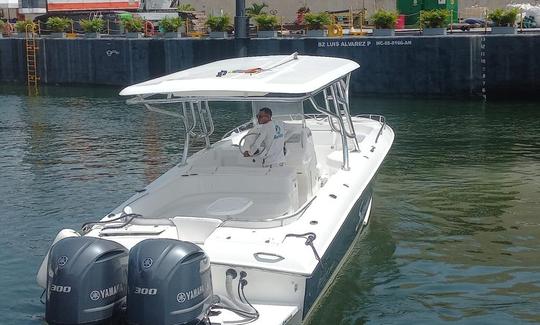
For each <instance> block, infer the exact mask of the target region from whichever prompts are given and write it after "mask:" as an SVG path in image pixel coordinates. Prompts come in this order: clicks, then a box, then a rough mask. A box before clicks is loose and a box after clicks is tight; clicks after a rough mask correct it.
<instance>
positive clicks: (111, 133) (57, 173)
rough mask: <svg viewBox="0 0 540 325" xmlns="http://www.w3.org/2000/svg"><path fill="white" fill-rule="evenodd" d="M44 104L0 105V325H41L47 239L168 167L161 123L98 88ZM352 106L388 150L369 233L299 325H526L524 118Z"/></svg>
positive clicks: (531, 143)
mask: <svg viewBox="0 0 540 325" xmlns="http://www.w3.org/2000/svg"><path fill="white" fill-rule="evenodd" d="M68 92H75V93H77V95H76V96H71V97H70V96H66V93H68ZM45 93H49V94H50V95H45V96H42V97H39V98H28V97H25V96H24V95H22V94H12V95H0V99H1V101H0V105H1V107H2V114H1V115H0V151H1V152H2V153H3V154H2V156H1V157H0V170H2V173H1V174H0V183H1V184H2V185H3V186H1V187H0V198H2V199H1V200H0V204H1V208H2V211H3V213H2V214H0V222H1V223H2V227H0V248H1V249H0V257H1V258H2V263H0V274H2V277H1V278H0V284H1V285H2V287H4V288H6V290H7V291H6V292H5V294H4V295H2V296H0V308H2V309H1V310H0V314H1V315H2V319H1V320H0V323H6V324H39V323H41V322H42V317H43V313H44V308H43V306H42V305H41V304H40V303H39V295H40V294H41V290H40V289H39V288H38V287H37V285H36V284H35V281H34V277H35V272H36V270H37V267H38V266H39V264H40V263H41V259H42V257H43V255H44V254H45V252H46V248H47V247H48V246H49V244H50V241H51V240H52V239H53V238H54V236H55V234H56V233H57V232H58V231H59V230H60V229H61V228H74V229H77V228H78V227H80V225H81V224H82V223H83V222H85V221H88V220H93V219H96V218H98V217H99V216H102V215H104V214H106V213H107V212H109V211H110V210H111V209H112V208H114V207H115V205H116V204H118V203H120V202H121V201H123V200H124V199H126V198H127V197H129V196H130V195H131V194H132V193H133V191H134V190H136V189H139V188H141V187H144V186H145V185H146V184H147V183H149V182H150V181H152V180H153V179H155V178H156V177H157V176H159V175H160V174H161V173H163V172H164V171H166V170H167V169H168V168H170V167H171V166H172V165H173V164H174V163H175V162H176V161H177V160H178V157H179V144H180V143H181V141H182V134H181V130H180V129H179V128H178V125H177V123H176V122H175V121H173V120H171V119H168V118H164V117H161V116H159V115H157V114H152V113H148V112H146V111H144V110H142V109H140V108H135V107H127V106H126V105H125V104H124V102H123V100H121V99H119V98H118V97H116V95H115V94H114V93H111V92H105V91H104V90H100V89H78V88H73V89H69V91H67V90H66V89H63V88H49V89H45ZM352 103H353V109H354V111H355V113H363V112H381V113H383V114H385V115H386V117H387V118H388V122H389V124H390V125H391V126H392V127H393V128H394V130H395V131H396V139H395V144H394V147H393V148H392V150H391V152H390V154H389V156H388V158H387V160H386V162H385V164H384V166H383V168H382V169H381V171H380V175H379V176H378V178H377V181H376V184H375V197H374V209H373V216H372V219H371V220H372V221H371V224H370V226H369V227H368V229H367V230H366V233H365V234H364V235H363V237H362V240H361V241H359V242H358V245H357V246H356V247H355V248H354V252H353V255H352V257H351V258H350V259H349V260H348V262H347V263H346V264H345V266H344V269H343V271H342V272H341V273H340V274H339V276H338V277H337V279H336V281H335V282H334V284H333V286H332V288H331V291H330V293H329V295H328V296H327V299H325V300H324V301H323V304H322V305H321V306H320V307H319V308H318V310H317V312H316V313H315V319H314V321H313V322H312V324H363V323H373V324H410V323H426V324H435V323H437V324H438V323H445V322H448V323H468V324H476V323H478V324H486V323H488V324H509V323H523V322H531V323H535V322H536V323H538V322H540V276H539V274H540V259H539V258H538V256H540V254H539V253H540V252H539V249H540V239H539V236H540V223H539V222H538V219H537V211H539V210H540V202H539V200H538V197H540V187H539V186H538V184H540V108H539V107H538V104H536V103H530V102H519V103H516V102H514V103H479V102H477V101H467V102H463V101H441V100H428V101H425V100H393V99H369V98H362V99H360V98H355V99H353V100H352ZM227 105H228V104H216V105H215V108H216V111H215V114H214V118H215V121H216V134H215V138H216V139H217V138H219V137H220V136H221V134H223V133H224V132H226V131H228V130H229V129H230V128H231V126H232V125H238V124H240V123H242V122H244V121H245V120H246V114H247V113H248V112H249V107H244V108H242V109H240V110H239V111H236V110H232V109H230V106H227ZM523 121H527V123H524V122H523Z"/></svg>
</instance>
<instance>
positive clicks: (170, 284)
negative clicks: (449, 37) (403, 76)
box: [38, 54, 394, 324]
mask: <svg viewBox="0 0 540 325" xmlns="http://www.w3.org/2000/svg"><path fill="white" fill-rule="evenodd" d="M357 68H358V64H356V63H355V62H352V61H350V60H346V59H339V58H330V57H314V56H300V55H297V54H293V55H291V56H263V57H248V58H238V59H230V60H224V61H218V62H214V63H210V64H206V65H203V66H200V67H195V68H191V69H187V70H184V71H181V72H178V73H174V74H171V75H167V76H164V77H161V78H157V79H153V80H150V81H147V82H143V83H140V84H136V85H133V86H130V87H128V88H126V89H124V90H122V92H121V95H125V96H134V97H133V98H132V99H129V100H128V103H130V104H142V105H144V106H145V107H146V108H147V109H149V110H151V111H155V112H159V113H163V114H167V115H169V116H171V117H172V118H177V119H178V120H179V121H180V122H181V124H182V126H183V127H184V128H185V132H186V133H185V134H186V136H185V140H184V141H185V142H184V148H183V156H182V160H181V162H180V163H179V164H178V165H177V166H175V167H173V168H172V169H170V170H169V171H168V172H166V173H165V174H163V175H162V176H161V177H159V178H158V179H156V180H155V181H153V182H152V183H150V184H149V185H148V186H146V187H145V188H144V189H143V190H140V191H138V193H137V194H135V195H134V196H133V197H131V198H129V199H128V200H127V201H126V202H124V203H122V204H121V205H120V206H118V207H117V208H116V209H115V210H114V211H113V212H112V213H111V214H109V215H107V216H106V217H104V218H103V219H102V220H101V221H99V222H95V223H88V224H86V225H85V226H84V227H83V230H82V236H81V234H79V233H77V232H75V231H72V230H63V231H61V232H60V234H59V235H58V236H57V238H56V239H55V244H54V245H53V246H52V247H51V249H50V251H49V253H48V255H47V256H48V257H47V258H46V259H45V261H44V263H43V264H42V267H41V269H40V272H39V274H38V283H39V284H40V285H41V286H43V287H44V288H45V293H46V295H45V300H46V305H47V307H46V319H47V321H49V322H53V323H86V322H91V321H99V320H104V319H108V318H110V317H127V320H128V322H130V323H134V324H188V323H189V324H192V323H193V324H196V323H197V322H201V323H205V322H206V323H208V324H209V323H210V321H211V322H212V324H225V323H229V322H233V323H246V322H253V324H299V323H301V322H303V321H304V320H305V319H306V318H308V317H309V315H310V311H312V310H313V307H314V305H316V304H317V299H318V298H319V297H321V296H322V294H323V293H324V291H325V290H326V289H327V288H328V285H329V284H330V283H331V281H332V277H333V276H334V275H335V274H336V272H337V271H338V270H339V267H340V266H341V263H342V262H343V261H344V259H345V257H346V256H347V254H348V252H349V248H350V247H351V245H352V243H353V242H354V240H355V238H357V236H358V234H359V233H360V232H361V231H362V229H363V228H364V227H365V226H366V225H367V223H368V220H369V216H370V211H371V202H372V187H371V185H372V180H373V178H374V176H375V175H376V173H377V170H378V169H379V167H380V166H381V164H382V162H383V160H384V158H385V156H386V154H387V153H388V150H389V149H390V147H391V145H392V142H393V139H394V133H393V131H392V129H391V128H390V127H389V126H388V125H386V123H385V119H384V117H382V116H379V115H359V116H351V115H350V111H349V98H348V86H349V79H350V75H351V73H352V72H353V71H354V70H356V69H357ZM222 101H230V102H248V103H250V104H251V107H252V112H253V116H252V117H254V116H255V114H256V113H257V112H258V111H259V109H260V108H262V107H269V108H271V110H272V111H273V119H274V120H277V121H279V123H282V125H283V126H284V128H285V152H286V155H285V163H284V165H283V166H265V164H264V162H263V161H262V156H263V155H259V156H257V157H244V156H243V155H242V154H241V152H243V151H244V149H243V146H244V143H245V141H244V140H245V139H246V137H247V135H248V134H250V133H249V130H250V127H251V126H252V124H253V122H248V123H245V124H244V125H241V126H239V127H237V128H235V129H233V130H231V131H230V132H228V133H226V134H225V135H224V136H223V138H222V139H221V140H219V141H216V142H214V143H211V141H210V136H211V135H212V133H213V131H214V123H213V118H212V114H211V112H212V110H211V109H210V106H211V105H210V104H212V105H219V102H222ZM310 109H311V110H312V111H314V112H316V114H307V112H308V110H310ZM194 139H198V140H199V141H202V142H203V143H204V144H205V147H204V148H203V149H202V150H200V151H198V152H196V153H195V154H193V155H192V156H190V157H188V152H189V147H190V144H191V142H192V141H193V140H194ZM264 149H265V148H261V151H262V152H264ZM210 274H211V275H210ZM66 310H69V312H66Z"/></svg>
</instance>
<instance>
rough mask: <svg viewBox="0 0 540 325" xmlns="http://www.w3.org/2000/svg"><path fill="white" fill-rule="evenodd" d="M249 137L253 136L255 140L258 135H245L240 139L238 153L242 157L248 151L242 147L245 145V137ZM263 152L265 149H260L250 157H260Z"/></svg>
mask: <svg viewBox="0 0 540 325" xmlns="http://www.w3.org/2000/svg"><path fill="white" fill-rule="evenodd" d="M251 136H255V137H256V138H257V137H259V134H258V133H247V134H246V135H244V136H243V137H242V139H240V141H238V149H240V153H242V155H244V152H245V151H249V150H247V149H248V148H244V145H245V144H246V143H245V142H246V139H247V137H251ZM265 150H266V147H261V148H259V149H258V150H257V151H255V153H252V154H251V156H250V157H257V156H260V155H261V154H262V153H263V152H264V151H265Z"/></svg>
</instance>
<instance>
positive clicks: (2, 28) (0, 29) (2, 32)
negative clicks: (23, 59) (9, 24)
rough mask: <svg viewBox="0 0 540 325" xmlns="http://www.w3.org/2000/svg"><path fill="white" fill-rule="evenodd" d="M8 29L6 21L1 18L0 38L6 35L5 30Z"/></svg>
mask: <svg viewBox="0 0 540 325" xmlns="http://www.w3.org/2000/svg"><path fill="white" fill-rule="evenodd" d="M5 29H6V23H5V22H4V21H3V20H0V38H2V37H4V31H5Z"/></svg>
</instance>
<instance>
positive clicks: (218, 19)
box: [206, 15, 231, 38]
mask: <svg viewBox="0 0 540 325" xmlns="http://www.w3.org/2000/svg"><path fill="white" fill-rule="evenodd" d="M206 26H208V28H210V38H226V37H227V29H228V28H230V26H231V17H230V16H228V15H223V16H210V17H208V19H207V20H206Z"/></svg>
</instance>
